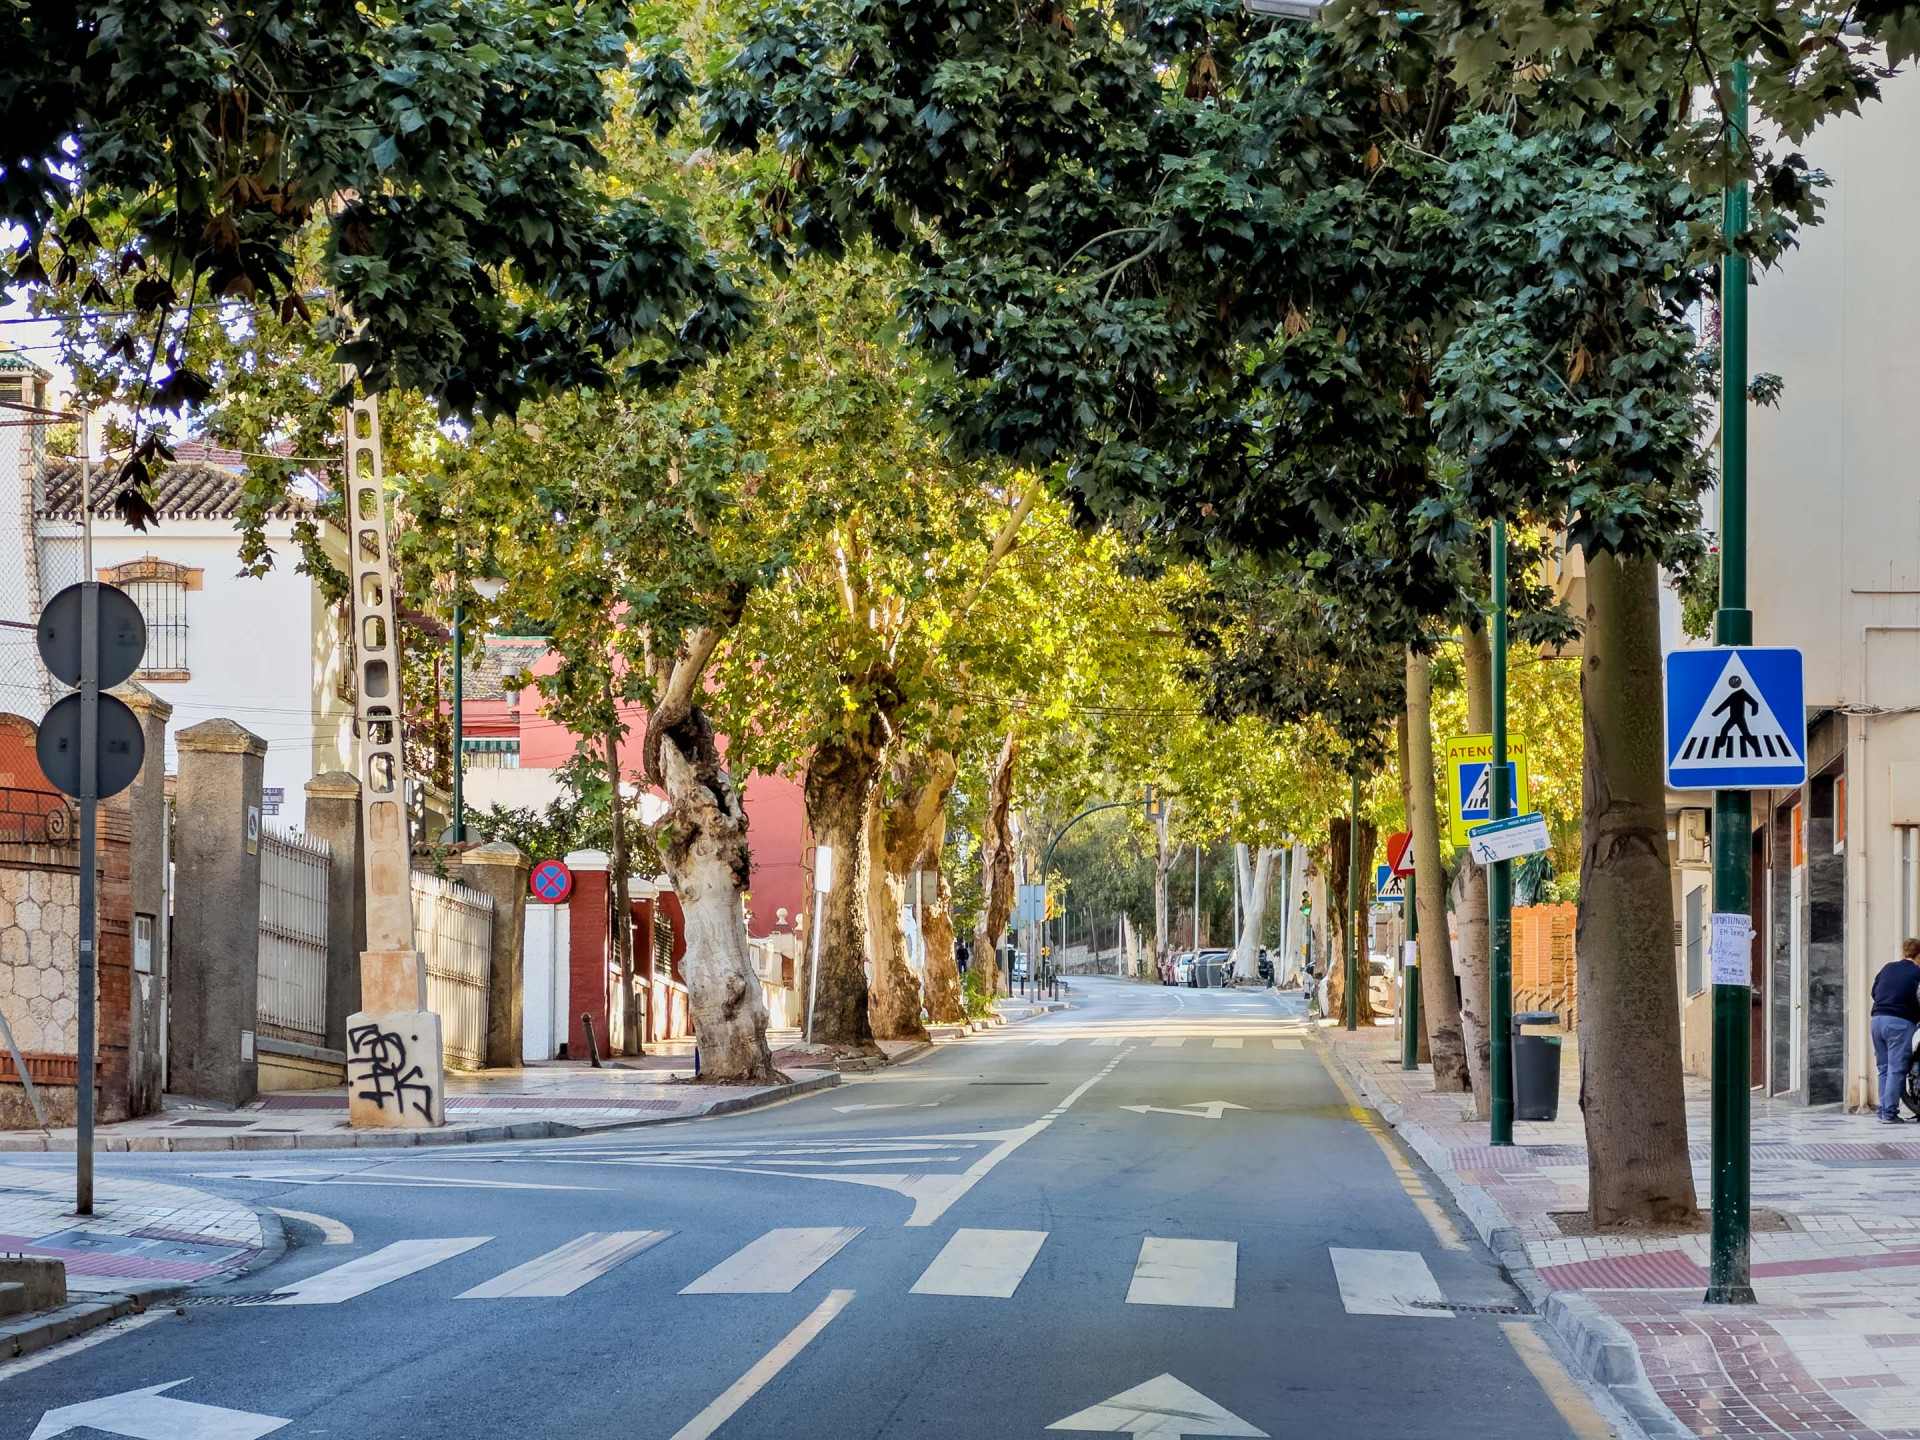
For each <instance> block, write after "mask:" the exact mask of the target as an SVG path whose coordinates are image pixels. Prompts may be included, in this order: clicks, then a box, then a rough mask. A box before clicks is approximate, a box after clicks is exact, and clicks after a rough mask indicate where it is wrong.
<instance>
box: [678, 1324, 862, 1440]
mask: <svg viewBox="0 0 1920 1440" xmlns="http://www.w3.org/2000/svg"><path fill="white" fill-rule="evenodd" d="M851 1299H853V1291H851V1290H834V1291H831V1292H829V1293H828V1295H827V1298H826V1299H824V1300H822V1301H821V1302H820V1304H819V1305H818V1306H816V1307H815V1309H814V1312H813V1313H812V1314H811V1315H809V1316H807V1318H806V1319H804V1320H802V1321H801V1322H800V1323H799V1324H798V1325H796V1326H794V1327H793V1329H791V1330H789V1331H788V1332H787V1335H786V1338H785V1339H783V1340H782V1341H781V1342H780V1343H779V1344H778V1345H776V1346H774V1347H773V1349H771V1350H769V1351H768V1352H767V1353H766V1354H765V1355H763V1356H761V1357H760V1359H759V1360H758V1361H757V1362H756V1363H755V1364H754V1366H753V1368H752V1369H750V1370H748V1371H747V1373H746V1374H744V1375H742V1376H741V1377H740V1378H739V1379H738V1380H736V1381H734V1382H733V1384H731V1385H729V1386H728V1387H727V1388H726V1389H725V1390H723V1391H722V1392H721V1393H720V1396H719V1398H718V1399H716V1400H715V1401H714V1402H713V1403H712V1404H711V1405H709V1406H707V1408H706V1409H704V1410H702V1411H701V1412H700V1413H699V1414H698V1415H696V1416H694V1417H693V1419H691V1420H689V1421H688V1422H687V1423H686V1424H684V1425H682V1426H681V1427H680V1428H679V1429H678V1430H676V1431H674V1432H673V1434H672V1436H671V1437H669V1440H707V1437H708V1436H710V1435H712V1434H713V1432H714V1431H716V1430H718V1429H719V1428H720V1427H721V1426H722V1425H724V1424H726V1423H727V1421H729V1420H731V1419H732V1418H733V1417H734V1414H735V1413H736V1412H737V1411H738V1410H739V1409H740V1407H741V1406H742V1405H745V1404H746V1403H747V1401H749V1400H751V1399H752V1398H753V1397H754V1396H755V1395H757V1394H759V1393H760V1391H761V1390H763V1389H764V1388H766V1384H767V1382H768V1381H769V1380H771V1379H773V1377H774V1376H776V1375H778V1374H779V1373H780V1372H781V1371H782V1370H784V1369H786V1368H787V1365H788V1363H789V1362H790V1361H791V1360H792V1359H793V1357H794V1356H796V1355H798V1354H799V1353H800V1352H801V1351H802V1350H804V1349H806V1348H807V1346H808V1344H810V1343H811V1342H812V1340H813V1338H814V1336H816V1335H818V1334H819V1333H820V1332H821V1331H822V1330H824V1329H826V1328H827V1326H828V1325H830V1324H831V1323H832V1322H833V1317H834V1316H836V1315H838V1314H839V1313H840V1312H841V1311H842V1310H844V1309H846V1308H847V1302H848V1301H849V1300H851Z"/></svg>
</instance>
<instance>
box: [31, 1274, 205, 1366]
mask: <svg viewBox="0 0 1920 1440" xmlns="http://www.w3.org/2000/svg"><path fill="white" fill-rule="evenodd" d="M186 1289H187V1286H186V1284H185V1282H183V1281H179V1280H155V1281H148V1282H146V1283H145V1284H140V1285H130V1286H128V1287H127V1289H126V1290H125V1291H110V1292H101V1293H99V1294H93V1295H89V1296H88V1298H87V1299H85V1300H75V1299H73V1298H72V1296H73V1294H74V1293H76V1292H69V1293H68V1300H67V1303H66V1304H65V1305H62V1306H61V1307H60V1308H59V1309H57V1310H42V1311H40V1312H38V1313H37V1314H34V1315H29V1316H26V1317H25V1318H24V1319H20V1320H15V1321H12V1322H10V1323H8V1324H5V1325H0V1361H5V1360H17V1359H19V1358H20V1357H22V1356H25V1355H31V1354H33V1353H34V1352H36V1351H39V1350H45V1349H47V1348H48V1347H49V1346H52V1345H58V1344H60V1343H61V1342H62V1341H64V1340H71V1339H73V1338H74V1337H75V1336H76V1335H84V1334H86V1333H87V1332H88V1331H89V1330H97V1329H99V1328H100V1327H101V1326H102V1325H111V1324H112V1323H113V1322H114V1321H115V1320H124V1319H125V1318H126V1317H127V1316H129V1315H139V1314H141V1313H143V1312H144V1311H146V1310H147V1309H148V1308H150V1307H151V1306H154V1305H158V1304H164V1303H165V1302H166V1301H168V1300H171V1299H172V1298H173V1297H174V1296H176V1295H179V1294H181V1293H183V1292H184V1291H185V1290H186ZM78 1293H85V1292H78Z"/></svg>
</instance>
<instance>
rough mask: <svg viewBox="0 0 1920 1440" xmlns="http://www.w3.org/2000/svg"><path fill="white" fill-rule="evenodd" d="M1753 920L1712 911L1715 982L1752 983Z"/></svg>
mask: <svg viewBox="0 0 1920 1440" xmlns="http://www.w3.org/2000/svg"><path fill="white" fill-rule="evenodd" d="M1752 941H1753V919H1752V917H1751V916H1747V915H1729V914H1725V913H1723V912H1721V911H1718V910H1716V911H1714V912H1713V932H1712V938H1711V940H1710V941H1709V944H1708V950H1707V953H1708V958H1709V961H1710V964H1711V968H1712V971H1713V983H1714V984H1716V985H1751V984H1752V983H1753V948H1752Z"/></svg>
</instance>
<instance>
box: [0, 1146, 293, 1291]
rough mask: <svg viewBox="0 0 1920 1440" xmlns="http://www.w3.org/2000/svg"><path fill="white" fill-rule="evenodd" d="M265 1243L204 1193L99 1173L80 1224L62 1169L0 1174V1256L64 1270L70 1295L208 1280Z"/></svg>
mask: <svg viewBox="0 0 1920 1440" xmlns="http://www.w3.org/2000/svg"><path fill="white" fill-rule="evenodd" d="M265 1244H266V1240H265V1236H264V1233H263V1232H262V1230H261V1227H260V1217H259V1216H258V1215H256V1214H254V1212H253V1211H252V1210H251V1209H249V1208H248V1207H247V1206H245V1205H242V1204H241V1203H240V1202H239V1201H237V1200H228V1199H225V1198H224V1197H222V1196H219V1195H211V1194H208V1193H207V1192H206V1191H204V1190H194V1189H190V1188H188V1187H186V1186H183V1185H161V1184H158V1183H156V1182H153V1181H149V1180H134V1179H130V1178H128V1177H126V1176H123V1175H113V1174H103V1175H101V1176H99V1177H98V1180H97V1182H96V1186H95V1198H94V1213H93V1214H92V1215H89V1216H85V1217H81V1216H77V1215H75V1214H74V1213H73V1171H72V1167H71V1166H70V1165H68V1166H60V1165H57V1164H52V1163H50V1164H49V1165H47V1166H46V1167H45V1168H41V1167H39V1166H27V1165H0V1252H6V1253H12V1254H24V1255H46V1256H51V1257H52V1258H54V1259H56V1260H63V1261H65V1262H66V1266H67V1286H68V1288H69V1289H70V1290H96V1291H110V1290H113V1289H115V1288H116V1287H117V1286H118V1285H120V1284H121V1283H122V1282H125V1281H129V1280H187V1281H196V1282H197V1281H204V1280H211V1279H215V1278H217V1277H219V1276H221V1275H224V1274H226V1273H228V1272H229V1271H233V1270H237V1269H239V1268H240V1267H241V1266H243V1265H245V1264H246V1263H247V1262H248V1261H250V1260H252V1259H253V1258H254V1257H255V1256H256V1255H258V1254H259V1253H260V1251H261V1250H262V1248H264V1246H265Z"/></svg>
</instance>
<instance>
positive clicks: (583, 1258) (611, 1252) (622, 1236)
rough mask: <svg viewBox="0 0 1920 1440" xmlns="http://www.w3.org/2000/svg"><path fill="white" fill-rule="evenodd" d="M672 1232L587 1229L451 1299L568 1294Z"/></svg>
mask: <svg viewBox="0 0 1920 1440" xmlns="http://www.w3.org/2000/svg"><path fill="white" fill-rule="evenodd" d="M672 1233H673V1232H672V1231H671V1230H608V1231H589V1232H588V1233H587V1234H585V1235H582V1236H581V1237H580V1238H579V1239H577V1240H569V1241H568V1242H567V1243H566V1244H564V1245H562V1246H560V1247H559V1248H558V1249H557V1250H549V1251H548V1252H547V1253H546V1254H544V1255H541V1256H539V1257H537V1258H536V1259H533V1260H529V1261H527V1263H526V1264H524V1265H516V1266H514V1267H513V1269H511V1270H508V1271H506V1272H505V1273H503V1274H500V1275H496V1276H494V1277H493V1279H491V1280H488V1281H486V1282H485V1283H483V1284H480V1285H476V1286H474V1287H473V1288H472V1289H471V1290H462V1291H461V1292H460V1293H459V1294H458V1295H456V1296H454V1299H456V1300H504V1299H526V1298H532V1297H534V1296H549V1295H571V1294H572V1293H573V1292H574V1291H576V1290H578V1289H579V1288H580V1287H581V1286H582V1285H585V1284H587V1283H588V1282H589V1281H593V1280H598V1279H599V1278H600V1277H601V1276H602V1275H604V1274H606V1273H607V1272H608V1271H609V1270H611V1269H613V1267H614V1266H616V1265H618V1264H620V1263H622V1262H623V1261H627V1260H631V1259H632V1258H633V1257H634V1256H636V1255H638V1254H639V1253H640V1252H641V1251H643V1250H651V1249H652V1248H653V1247H654V1246H656V1245H658V1244H659V1243H660V1242H661V1241H662V1240H664V1239H666V1238H667V1237H668V1236H669V1235H671V1234H672Z"/></svg>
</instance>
